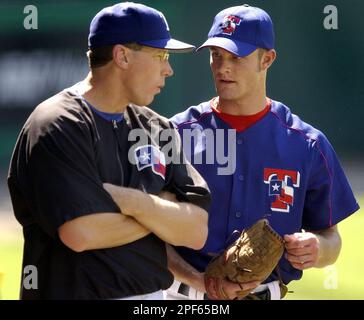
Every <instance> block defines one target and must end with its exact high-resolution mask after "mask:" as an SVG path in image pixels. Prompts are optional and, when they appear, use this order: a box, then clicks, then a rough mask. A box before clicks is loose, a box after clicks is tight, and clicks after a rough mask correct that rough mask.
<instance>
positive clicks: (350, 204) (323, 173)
mask: <svg viewBox="0 0 364 320" xmlns="http://www.w3.org/2000/svg"><path fill="white" fill-rule="evenodd" d="M312 151H313V160H312V167H311V173H310V178H309V182H308V188H307V193H306V199H305V206H304V212H303V226H302V227H303V228H304V229H307V230H320V229H326V228H329V227H331V226H334V225H336V224H337V223H339V222H340V221H341V220H343V219H345V218H347V217H348V216H350V215H351V214H352V213H354V212H355V211H357V210H358V209H359V205H358V203H357V201H356V200H355V197H354V195H353V191H352V189H351V187H350V185H349V182H348V179H347V177H346V176H345V173H344V170H343V168H342V166H341V164H340V162H339V160H338V157H337V155H336V153H335V151H334V149H333V147H332V146H331V144H330V142H329V141H328V140H327V138H326V137H325V136H324V135H323V134H321V135H320V136H319V139H318V140H316V141H315V142H314V143H313V150H312Z"/></svg>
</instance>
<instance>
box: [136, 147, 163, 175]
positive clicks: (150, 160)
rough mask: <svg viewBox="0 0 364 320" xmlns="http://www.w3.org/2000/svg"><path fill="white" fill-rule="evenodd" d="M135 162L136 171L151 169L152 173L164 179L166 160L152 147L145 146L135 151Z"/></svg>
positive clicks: (161, 153) (160, 152)
mask: <svg viewBox="0 0 364 320" xmlns="http://www.w3.org/2000/svg"><path fill="white" fill-rule="evenodd" d="M135 162H136V165H137V168H138V171H142V170H144V169H145V168H149V167H151V168H152V171H153V172H154V173H155V174H157V175H159V176H160V177H162V179H163V180H165V178H166V158H165V155H164V153H163V152H162V151H160V150H159V149H158V148H157V147H155V146H152V145H145V146H141V147H138V148H136V149H135Z"/></svg>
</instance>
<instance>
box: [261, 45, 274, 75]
mask: <svg viewBox="0 0 364 320" xmlns="http://www.w3.org/2000/svg"><path fill="white" fill-rule="evenodd" d="M276 57H277V53H276V51H275V50H274V49H271V50H268V51H265V52H264V54H263V57H262V60H261V68H262V69H263V70H267V69H268V68H269V67H270V66H271V65H272V64H273V62H274V60H275V59H276Z"/></svg>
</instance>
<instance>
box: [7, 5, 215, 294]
mask: <svg viewBox="0 0 364 320" xmlns="http://www.w3.org/2000/svg"><path fill="white" fill-rule="evenodd" d="M89 49H90V50H89V52H88V58H89V64H90V69H91V71H90V73H89V75H88V76H87V78H86V79H85V80H83V81H82V82H80V83H78V84H76V85H74V86H73V87H71V88H68V89H65V90H63V91H62V92H60V93H58V94H57V95H55V96H53V97H51V98H50V99H48V100H46V101H44V102H43V103H41V104H40V105H39V106H38V107H37V108H36V109H35V110H34V111H33V113H32V114H31V116H30V117H29V119H28V120H27V122H26V123H25V125H24V127H23V129H22V131H21V133H20V136H19V138H18V141H17V144H16V146H15V149H14V153H13V156H12V160H11V164H10V169H9V176H8V186H9V190H10V194H11V199H12V203H13V208H14V212H15V216H16V218H17V220H18V221H19V222H20V223H21V224H22V226H23V233H24V240H25V242H24V254H23V270H29V266H32V268H33V269H31V270H34V269H35V270H36V272H37V278H36V282H37V283H36V284H35V285H33V286H29V285H22V290H21V298H22V299H121V298H129V299H130V298H132V299H138V298H141V299H146V298H151V299H159V298H162V290H163V289H166V288H168V287H169V286H170V285H171V284H172V282H173V276H172V274H171V273H170V271H169V270H168V268H167V257H166V249H165V242H167V243H171V244H173V245H177V246H186V247H190V248H194V249H199V248H201V247H202V246H203V244H204V242H205V240H206V237H207V213H206V209H207V207H208V205H209V201H210V194H209V191H208V188H207V186H206V184H205V182H204V180H203V179H202V178H201V177H200V175H199V174H198V173H197V171H196V170H194V169H193V167H192V166H191V165H190V164H189V163H186V162H185V161H184V160H185V158H184V155H183V151H182V148H181V143H180V141H179V137H178V134H176V132H175V131H174V129H173V126H172V125H171V124H170V123H169V122H168V121H167V120H166V119H165V118H163V117H161V116H159V115H158V114H156V113H155V112H153V111H152V110H150V109H148V108H147V107H139V106H145V105H149V104H150V103H151V102H152V101H153V98H154V96H155V95H156V94H158V93H159V92H160V90H161V89H162V87H163V86H164V83H165V78H167V77H169V76H171V75H172V74H173V71H172V68H171V66H170V64H169V62H168V54H169V52H186V51H190V50H192V49H193V46H191V45H188V44H186V43H183V42H179V41H177V40H174V39H171V37H170V34H169V29H168V25H167V22H166V20H165V18H164V16H163V14H162V13H160V12H158V11H157V10H155V9H152V8H149V7H147V6H144V5H141V4H135V3H121V4H117V5H114V6H112V7H108V8H105V9H103V10H101V11H100V12H99V13H98V14H97V15H96V16H95V17H94V19H93V20H92V22H91V26H90V35H89ZM156 128H157V129H156ZM166 131H168V132H169V136H170V139H169V140H168V141H165V140H163V139H160V138H161V136H162V135H163V134H164V132H166ZM136 136H137V137H138V138H139V140H138V139H136V138H135V137H136ZM137 140H138V142H136V141H137ZM166 147H170V150H172V151H173V152H172V153H174V154H173V159H174V162H168V161H166V157H167V154H166V153H165V152H164V150H165V148H166ZM186 234H188V237H186ZM22 283H23V282H22Z"/></svg>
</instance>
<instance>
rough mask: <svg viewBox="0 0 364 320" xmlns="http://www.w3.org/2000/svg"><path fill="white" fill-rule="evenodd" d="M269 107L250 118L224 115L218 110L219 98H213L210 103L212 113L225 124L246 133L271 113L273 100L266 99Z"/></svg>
mask: <svg viewBox="0 0 364 320" xmlns="http://www.w3.org/2000/svg"><path fill="white" fill-rule="evenodd" d="M266 100H267V105H266V107H265V108H264V109H263V110H262V111H260V112H258V113H256V114H253V115H250V116H235V115H231V114H227V113H223V112H221V111H220V110H217V108H216V107H217V105H216V103H217V98H213V99H212V100H211V102H210V105H211V109H212V111H213V112H214V113H215V114H216V115H217V116H218V117H219V118H220V119H221V120H223V121H224V122H226V123H227V124H228V125H229V126H230V127H232V128H233V129H235V130H236V131H237V132H241V131H244V130H246V129H248V128H249V127H251V126H252V125H253V124H255V123H256V122H258V121H259V120H260V119H262V118H263V117H264V116H265V115H266V114H267V113H268V112H269V111H270V107H271V104H272V100H271V99H269V98H266Z"/></svg>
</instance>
